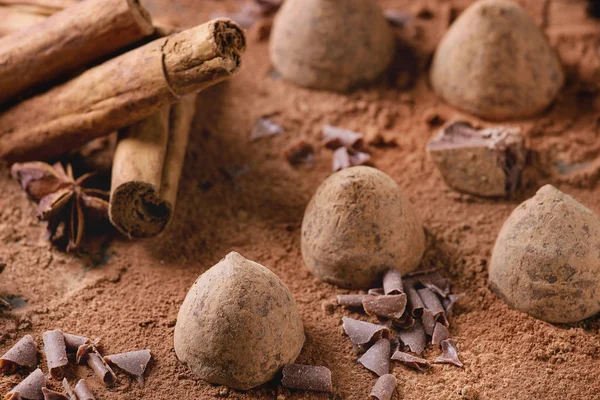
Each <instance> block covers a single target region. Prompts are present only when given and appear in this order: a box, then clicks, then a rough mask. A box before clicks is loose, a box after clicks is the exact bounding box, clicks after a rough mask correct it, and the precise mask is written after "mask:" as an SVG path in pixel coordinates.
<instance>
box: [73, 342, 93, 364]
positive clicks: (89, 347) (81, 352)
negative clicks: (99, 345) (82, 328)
mask: <svg viewBox="0 0 600 400" xmlns="http://www.w3.org/2000/svg"><path fill="white" fill-rule="evenodd" d="M93 351H94V345H93V344H92V343H88V344H84V345H81V346H79V347H78V348H77V355H76V356H75V363H76V364H78V365H79V364H83V363H84V362H85V361H87V358H88V355H89V354H90V353H91V352H93Z"/></svg>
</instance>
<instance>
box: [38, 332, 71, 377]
mask: <svg viewBox="0 0 600 400" xmlns="http://www.w3.org/2000/svg"><path fill="white" fill-rule="evenodd" d="M43 340H44V351H45V352H46V361H47V363H48V370H49V371H50V376H51V377H53V378H54V379H62V378H63V376H64V371H63V368H64V367H65V366H66V365H67V364H68V363H69V360H68V358H67V347H66V345H65V336H64V335H63V333H62V332H61V331H60V330H58V329H55V330H53V331H47V332H44V335H43Z"/></svg>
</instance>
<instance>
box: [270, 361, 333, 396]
mask: <svg viewBox="0 0 600 400" xmlns="http://www.w3.org/2000/svg"><path fill="white" fill-rule="evenodd" d="M281 384H282V385H283V386H284V387H287V388H290V389H300V390H312V391H315V392H332V391H333V387H332V384H331V371H330V370H329V368H327V367H322V366H314V365H301V364H287V365H286V366H284V367H283V378H282V379H281Z"/></svg>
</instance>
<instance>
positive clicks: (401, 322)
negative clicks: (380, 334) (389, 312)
mask: <svg viewBox="0 0 600 400" xmlns="http://www.w3.org/2000/svg"><path fill="white" fill-rule="evenodd" d="M414 324H415V319H414V318H413V317H412V316H411V315H410V314H409V313H407V312H405V313H404V314H402V318H400V319H394V320H392V325H393V326H394V327H395V328H400V329H408V328H410V327H411V326H413V325H414Z"/></svg>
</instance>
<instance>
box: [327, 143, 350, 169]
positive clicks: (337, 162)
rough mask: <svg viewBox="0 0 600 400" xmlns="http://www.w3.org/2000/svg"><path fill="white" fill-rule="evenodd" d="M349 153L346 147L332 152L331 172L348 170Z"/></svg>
mask: <svg viewBox="0 0 600 400" xmlns="http://www.w3.org/2000/svg"><path fill="white" fill-rule="evenodd" d="M351 165H352V163H351V162H350V153H348V149H347V148H346V147H340V148H339V149H337V150H336V151H334V152H333V164H332V167H331V169H332V170H333V172H337V171H341V170H342V169H346V168H350V166H351Z"/></svg>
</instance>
